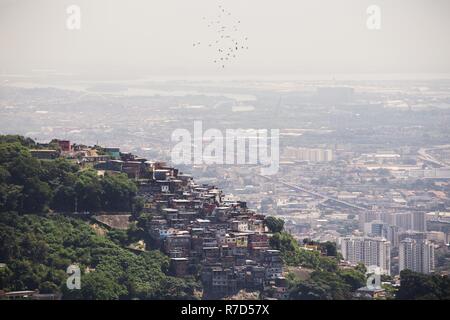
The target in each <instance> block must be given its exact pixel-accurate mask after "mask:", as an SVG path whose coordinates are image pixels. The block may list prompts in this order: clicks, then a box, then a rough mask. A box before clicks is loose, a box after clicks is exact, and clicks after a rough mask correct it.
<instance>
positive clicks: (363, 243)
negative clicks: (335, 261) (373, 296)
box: [340, 236, 391, 275]
mask: <svg viewBox="0 0 450 320" xmlns="http://www.w3.org/2000/svg"><path fill="white" fill-rule="evenodd" d="M340 243H341V253H342V256H343V257H344V260H346V261H349V262H350V263H351V264H358V263H360V262H362V263H364V265H365V266H366V267H369V266H377V267H380V269H381V273H383V274H388V275H389V274H390V273H391V244H390V242H389V241H387V240H386V239H385V238H369V237H354V236H351V237H345V238H341V239H340Z"/></svg>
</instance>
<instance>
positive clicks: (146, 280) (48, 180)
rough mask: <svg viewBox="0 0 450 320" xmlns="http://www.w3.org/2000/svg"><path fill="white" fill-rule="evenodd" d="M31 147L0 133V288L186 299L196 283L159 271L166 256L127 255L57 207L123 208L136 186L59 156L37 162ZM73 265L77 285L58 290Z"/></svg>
mask: <svg viewBox="0 0 450 320" xmlns="http://www.w3.org/2000/svg"><path fill="white" fill-rule="evenodd" d="M30 147H31V148H35V147H36V144H35V143H34V142H33V141H32V140H30V139H25V138H22V137H18V136H1V137H0V263H2V267H1V268H0V289H1V290H5V291H16V290H36V289H39V291H40V292H41V293H62V294H63V298H67V299H79V298H83V299H133V298H139V299H178V298H193V297H194V289H195V288H196V287H197V283H196V282H194V281H193V280H190V279H181V278H175V277H170V276H167V275H166V273H167V269H168V265H169V260H168V257H167V256H165V255H163V254H162V253H160V252H159V251H150V252H143V253H140V254H135V253H132V252H130V251H129V250H128V249H125V248H123V247H121V246H120V242H119V241H117V239H116V238H117V234H116V233H115V232H110V233H109V234H108V233H107V234H105V235H99V234H97V233H96V232H95V231H94V229H93V228H92V227H91V226H90V224H89V223H88V221H84V220H80V219H75V218H69V217H66V216H65V215H64V214H63V213H62V212H73V211H74V210H75V205H76V204H77V206H78V208H77V210H78V211H84V210H87V211H130V210H131V207H132V203H133V201H134V197H135V193H136V185H135V184H134V182H133V181H131V180H129V179H128V178H127V177H126V175H116V176H105V177H99V176H98V175H97V173H96V171H94V170H80V168H79V166H78V165H76V164H74V163H71V162H69V161H67V160H64V159H57V160H37V159H34V158H33V157H31V155H30V152H29V150H28V149H29V148H30ZM71 264H78V265H79V266H80V269H81V272H82V278H81V279H82V286H81V290H68V289H67V288H66V279H67V277H68V275H67V274H66V269H67V267H68V266H69V265H71Z"/></svg>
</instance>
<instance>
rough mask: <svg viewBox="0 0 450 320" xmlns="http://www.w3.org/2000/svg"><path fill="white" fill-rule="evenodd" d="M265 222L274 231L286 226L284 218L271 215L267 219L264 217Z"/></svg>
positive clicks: (281, 229) (279, 230)
mask: <svg viewBox="0 0 450 320" xmlns="http://www.w3.org/2000/svg"><path fill="white" fill-rule="evenodd" d="M264 222H265V224H266V226H267V228H268V229H269V231H270V232H272V233H276V232H281V231H283V228H284V220H283V219H280V218H276V217H272V216H269V217H266V219H264Z"/></svg>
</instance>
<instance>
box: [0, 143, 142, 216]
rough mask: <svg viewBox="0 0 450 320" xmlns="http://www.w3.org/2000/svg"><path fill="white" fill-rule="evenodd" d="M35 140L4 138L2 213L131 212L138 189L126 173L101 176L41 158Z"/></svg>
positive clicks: (0, 159) (0, 162) (1, 149)
mask: <svg viewBox="0 0 450 320" xmlns="http://www.w3.org/2000/svg"><path fill="white" fill-rule="evenodd" d="M30 147H34V142H33V141H32V140H30V139H25V138H23V137H18V136H2V137H0V212H3V211H17V212H19V213H39V214H40V213H45V212H47V211H49V210H54V211H62V212H73V211H79V212H81V211H91V212H95V211H130V210H131V209H132V208H133V201H134V197H135V194H136V191H137V187H136V185H135V183H134V182H133V181H131V180H129V179H128V177H127V176H126V175H125V174H120V175H114V176H108V175H106V176H105V177H99V176H98V175H97V172H96V171H95V170H89V169H88V170H80V168H79V166H78V165H76V164H74V163H72V162H69V161H67V160H65V159H57V160H38V159H35V158H33V157H32V156H31V154H30V152H29V150H28V148H30Z"/></svg>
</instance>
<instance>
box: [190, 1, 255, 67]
mask: <svg viewBox="0 0 450 320" xmlns="http://www.w3.org/2000/svg"><path fill="white" fill-rule="evenodd" d="M218 9H219V14H218V15H217V17H216V18H215V19H213V20H210V21H207V20H208V19H207V18H206V17H203V20H204V21H205V22H206V23H207V26H208V28H209V29H210V30H212V31H213V33H214V37H213V39H212V40H211V41H208V42H207V43H206V46H207V47H208V48H209V49H212V50H213V52H214V54H215V56H214V58H213V59H212V62H214V63H215V64H217V65H218V66H219V67H221V68H225V66H227V65H228V63H230V62H231V61H232V60H233V59H236V58H237V57H238V54H239V53H240V52H242V51H244V50H248V45H247V41H248V37H242V36H240V34H239V27H240V25H241V21H240V20H236V19H234V17H233V16H232V14H231V12H229V11H227V10H225V8H224V7H223V6H222V5H221V4H218ZM202 45H205V44H202V42H200V41H196V42H194V43H193V46H194V47H200V46H202Z"/></svg>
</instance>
